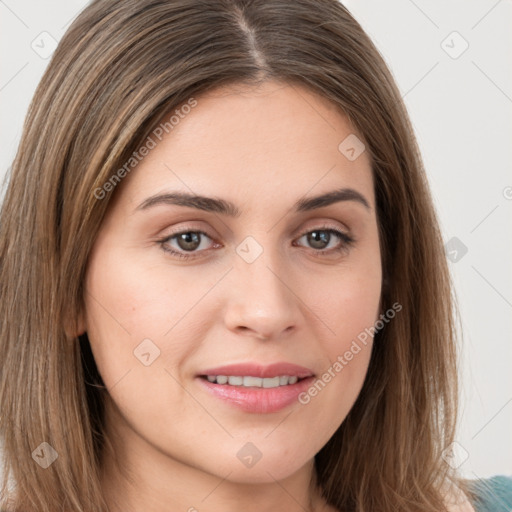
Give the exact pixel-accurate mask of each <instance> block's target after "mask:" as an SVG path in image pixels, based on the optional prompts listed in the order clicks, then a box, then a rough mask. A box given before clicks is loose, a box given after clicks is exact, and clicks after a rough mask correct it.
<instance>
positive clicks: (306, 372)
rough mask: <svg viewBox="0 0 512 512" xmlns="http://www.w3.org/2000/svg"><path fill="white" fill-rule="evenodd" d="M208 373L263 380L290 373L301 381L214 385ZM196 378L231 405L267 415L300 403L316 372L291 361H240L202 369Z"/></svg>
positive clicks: (204, 386)
mask: <svg viewBox="0 0 512 512" xmlns="http://www.w3.org/2000/svg"><path fill="white" fill-rule="evenodd" d="M208 375H225V376H227V377H229V376H239V377H243V376H252V377H260V378H263V379H264V378H272V377H278V376H282V375H288V376H290V377H297V378H298V379H301V380H298V381H297V382H296V383H295V384H287V385H286V386H279V387H277V388H258V387H244V386H230V385H229V384H214V383H213V382H209V381H208V380H207V379H206V376H208ZM196 380H197V381H198V383H199V385H201V386H202V387H203V389H205V390H206V391H207V392H209V393H211V394H212V395H213V396H214V397H216V398H219V399H220V400H223V401H224V402H225V403H228V404H229V405H232V406H234V407H236V408H238V409H241V410H243V411H245V412H250V413H255V414H268V413H273V412H277V411H280V410H282V409H284V408H285V407H288V406H290V405H291V404H293V403H294V402H297V401H298V396H299V395H300V394H301V393H302V392H304V391H306V390H307V389H308V387H309V386H310V385H311V383H312V382H313V381H314V380H315V374H314V372H313V371H312V370H310V369H309V368H306V367H304V366H299V365H297V364H293V363H288V362H277V363H273V364H270V365H261V364H258V363H239V364H230V365H225V366H217V367H215V368H209V369H208V370H204V371H202V372H200V373H199V374H198V375H197V376H196Z"/></svg>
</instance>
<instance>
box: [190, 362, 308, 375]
mask: <svg viewBox="0 0 512 512" xmlns="http://www.w3.org/2000/svg"><path fill="white" fill-rule="evenodd" d="M199 375H200V376H205V375H226V376H231V375H232V376H242V377H243V376H251V377H261V378H266V377H269V378H272V377H279V376H282V375H289V376H290V377H293V376H296V377H298V378H299V379H302V378H305V377H311V376H312V375H314V373H313V371H312V370H310V369H309V368H305V367H304V366H299V365H297V364H293V363H286V362H278V363H273V364H270V365H262V364H258V363H239V364H229V365H225V366H217V367H215V368H209V369H208V370H205V371H203V372H201V373H199Z"/></svg>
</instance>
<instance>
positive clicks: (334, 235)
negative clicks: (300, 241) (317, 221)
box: [301, 228, 354, 253]
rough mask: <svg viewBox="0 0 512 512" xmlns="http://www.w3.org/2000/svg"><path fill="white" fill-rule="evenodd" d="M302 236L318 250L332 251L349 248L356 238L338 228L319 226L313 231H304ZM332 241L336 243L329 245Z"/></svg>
mask: <svg viewBox="0 0 512 512" xmlns="http://www.w3.org/2000/svg"><path fill="white" fill-rule="evenodd" d="M301 238H306V242H307V244H308V245H309V246H310V247H311V248H312V249H315V250H316V251H318V252H325V253H330V252H331V250H325V249H332V250H334V251H335V252H336V251H342V250H345V249H347V248H348V247H349V246H350V245H352V244H353V242H354V239H353V238H352V237H350V236H349V235H347V234H346V233H343V232H342V231H338V230H337V229H332V228H318V229H314V230H312V231H308V232H307V233H304V234H303V235H302V236H301ZM336 241H337V243H336ZM331 242H334V245H331V247H329V245H330V244H331Z"/></svg>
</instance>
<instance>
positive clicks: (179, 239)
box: [158, 230, 211, 259]
mask: <svg viewBox="0 0 512 512" xmlns="http://www.w3.org/2000/svg"><path fill="white" fill-rule="evenodd" d="M204 237H206V238H208V239H210V240H211V238H210V237H209V236H208V235H207V234H206V233H205V232H204V231H197V230H195V231H192V230H190V231H180V232H179V233H176V234H173V235H171V236H167V237H165V238H164V239H162V240H159V241H158V243H159V244H160V246H161V247H162V250H164V251H165V252H169V253H171V254H172V255H174V256H178V257H179V258H183V259H187V258H192V257H194V256H195V255H194V254H193V253H194V252H198V249H201V250H205V247H204V244H203V243H202V242H203V241H204ZM171 242H175V244H176V245H177V247H176V245H175V246H174V247H175V248H174V249H173V248H172V247H173V246H172V245H171ZM170 247H171V248H170ZM183 251H184V252H183ZM187 252H188V253H192V254H187Z"/></svg>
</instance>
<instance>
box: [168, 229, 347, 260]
mask: <svg viewBox="0 0 512 512" xmlns="http://www.w3.org/2000/svg"><path fill="white" fill-rule="evenodd" d="M205 238H206V239H209V240H212V238H211V237H210V236H209V235H208V234H207V233H205V232H204V231H200V230H186V231H180V232H178V233H174V234H172V235H170V236H167V237H165V238H163V239H161V240H158V243H159V245H160V246H161V248H162V250H163V251H165V252H167V253H170V254H172V255H173V256H177V257H178V258H182V259H188V258H193V257H196V253H198V252H201V251H204V250H207V248H208V247H207V246H208V244H207V243H206V244H205V243H203V242H204V240H205ZM302 238H306V241H307V243H308V244H310V245H311V247H312V249H313V250H314V252H315V254H319V255H325V256H327V255H331V254H332V253H340V252H343V251H347V250H348V249H349V248H350V246H352V245H353V244H354V242H355V240H354V239H353V238H352V237H351V236H349V235H348V234H346V233H344V232H342V231H339V230H337V229H333V228H330V227H319V228H316V229H314V230H310V231H307V232H305V233H303V234H302V235H301V237H300V238H299V239H298V240H300V239H302ZM336 240H337V243H336ZM332 242H334V246H333V244H332ZM173 244H174V245H173ZM205 245H206V247H205ZM219 246H220V245H219V244H217V247H219ZM329 246H331V247H329ZM326 249H327V250H326Z"/></svg>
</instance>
